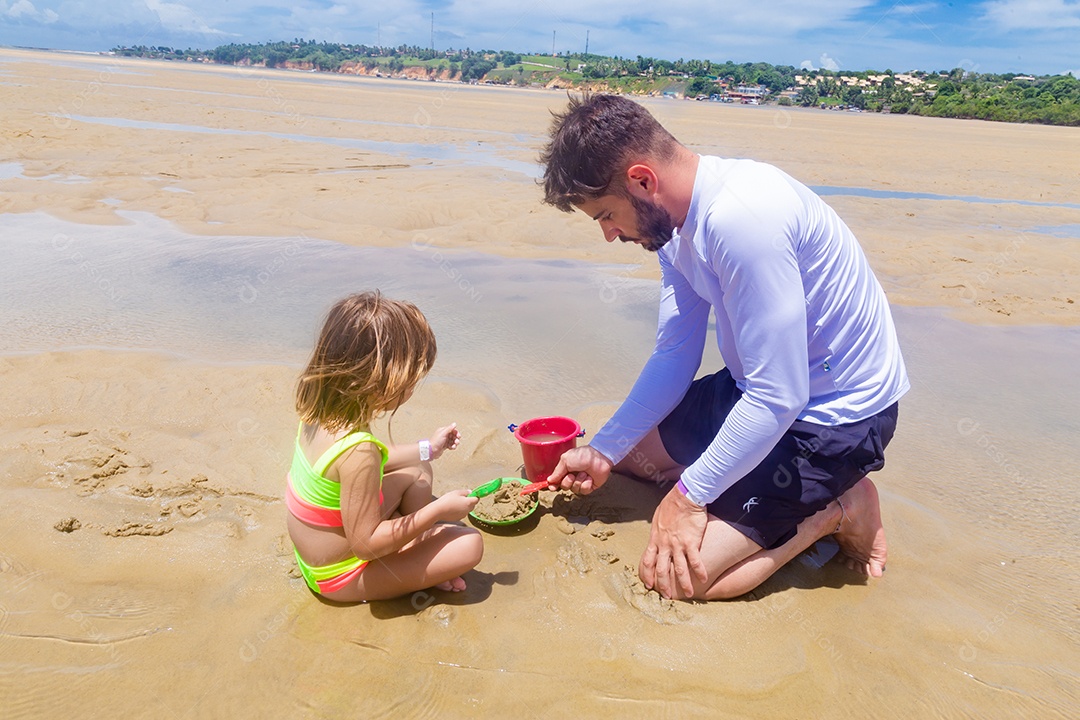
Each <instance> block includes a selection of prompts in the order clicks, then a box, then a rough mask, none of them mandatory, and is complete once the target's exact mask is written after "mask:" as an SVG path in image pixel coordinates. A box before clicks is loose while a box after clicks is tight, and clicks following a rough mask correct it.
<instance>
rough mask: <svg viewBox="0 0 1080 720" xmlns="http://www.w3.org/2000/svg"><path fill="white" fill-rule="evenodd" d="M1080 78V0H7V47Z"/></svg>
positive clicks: (3, 19) (1, 13) (0, 34)
mask: <svg viewBox="0 0 1080 720" xmlns="http://www.w3.org/2000/svg"><path fill="white" fill-rule="evenodd" d="M432 12H434V13H435V47H436V48H437V49H445V48H448V47H454V48H463V47H471V48H473V49H479V48H485V49H496V50H499V49H506V50H522V51H543V52H551V48H552V33H554V40H555V43H554V44H555V48H556V50H558V51H567V50H572V51H581V50H584V48H585V41H586V32H588V40H589V50H590V51H591V52H596V53H600V54H604V55H622V56H628V57H634V56H636V55H647V56H654V57H661V58H667V59H670V60H675V59H678V58H680V57H681V58H686V59H690V58H699V59H709V60H714V61H724V60H734V61H736V62H747V61H759V60H760V61H764V62H770V63H775V64H783V65H795V66H803V67H825V68H829V69H842V70H865V69H877V70H884V69H886V68H891V69H893V70H895V71H897V72H900V71H904V70H912V69H921V70H944V69H950V68H954V67H962V68H965V69H966V70H971V71H975V72H1029V73H1036V74H1054V73H1062V72H1066V71H1071V72H1072V73H1073V74H1074V75H1076V76H1078V77H1080V50H1078V48H1080V0H971V1H960V0H956V1H954V2H921V1H919V0H912V1H911V2H896V1H890V0H886V1H884V2H879V1H877V0H748V1H746V2H738V3H736V2H730V1H729V0H713V1H711V2H702V1H693V2H692V1H690V0H663V1H662V2H657V1H656V0H651V1H649V2H642V1H639V0H593V1H592V2H588V3H584V2H581V0H525V1H524V2H520V1H519V2H515V3H509V2H505V1H498V2H497V1H495V0H471V1H466V0H395V2H386V3H376V2H371V0H294V1H293V2H291V3H280V2H273V1H272V0H0V45H23V46H32V47H51V48H58V49H67V50H107V49H109V48H111V47H113V46H115V45H120V44H127V45H132V44H144V45H168V46H175V47H185V48H186V47H198V48H204V49H205V48H212V47H216V46H217V45H221V44H225V43H230V42H263V41H266V40H282V39H292V38H294V37H304V38H309V39H316V40H327V41H331V42H349V43H367V44H375V43H376V42H379V41H381V43H382V44H384V45H398V44H402V43H405V44H410V45H428V44H429V43H430V42H431V13H432Z"/></svg>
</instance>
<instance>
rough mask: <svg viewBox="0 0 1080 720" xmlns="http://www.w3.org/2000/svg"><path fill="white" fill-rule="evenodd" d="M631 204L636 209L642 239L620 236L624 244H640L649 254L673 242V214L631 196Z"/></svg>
mask: <svg viewBox="0 0 1080 720" xmlns="http://www.w3.org/2000/svg"><path fill="white" fill-rule="evenodd" d="M630 204H631V205H633V207H634V214H635V216H636V220H637V226H638V232H639V233H641V237H639V238H633V237H627V236H625V235H620V236H619V239H620V240H622V241H623V242H638V243H640V244H641V246H642V247H643V248H645V249H646V250H648V251H649V252H656V251H657V250H659V249H660V248H662V247H664V245H666V244H667V242H668V240H671V235H672V233H674V232H675V221H674V220H672V219H671V214H670V213H669V212H668V211H667V210H665V209H664V208H663V207H662V206H660V205H656V204H654V203H651V202H646V201H645V200H640V199H638V198H636V197H634V196H633V195H631V196H630Z"/></svg>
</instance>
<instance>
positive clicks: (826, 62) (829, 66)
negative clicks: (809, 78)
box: [818, 53, 840, 70]
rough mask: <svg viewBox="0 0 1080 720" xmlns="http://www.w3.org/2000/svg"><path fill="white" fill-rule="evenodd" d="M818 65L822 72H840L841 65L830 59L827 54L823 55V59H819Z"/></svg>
mask: <svg viewBox="0 0 1080 720" xmlns="http://www.w3.org/2000/svg"><path fill="white" fill-rule="evenodd" d="M818 64H819V65H820V66H821V69H822V70H839V69H840V63H838V62H836V60H834V59H833V58H831V57H829V56H828V55H826V54H825V53H821V58H819V59H818Z"/></svg>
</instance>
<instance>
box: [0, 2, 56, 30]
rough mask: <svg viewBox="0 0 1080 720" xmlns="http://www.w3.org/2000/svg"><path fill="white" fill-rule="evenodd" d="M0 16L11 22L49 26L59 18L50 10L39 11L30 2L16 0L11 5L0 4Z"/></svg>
mask: <svg viewBox="0 0 1080 720" xmlns="http://www.w3.org/2000/svg"><path fill="white" fill-rule="evenodd" d="M0 16H2V17H6V18H11V19H12V20H20V21H22V20H31V21H37V22H41V23H44V24H46V25H49V24H51V23H54V22H56V21H57V20H58V19H59V18H60V16H59V15H57V14H56V13H55V12H53V11H52V10H49V9H46V10H45V11H44V12H41V11H39V10H38V9H37V8H36V7H34V4H33V3H32V2H30V0H16V1H15V2H14V3H12V4H11V5H8V4H7V3H6V2H0Z"/></svg>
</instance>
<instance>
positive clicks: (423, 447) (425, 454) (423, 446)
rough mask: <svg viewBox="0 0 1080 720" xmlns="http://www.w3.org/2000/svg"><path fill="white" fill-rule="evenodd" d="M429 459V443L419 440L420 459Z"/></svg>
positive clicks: (423, 460) (422, 460)
mask: <svg viewBox="0 0 1080 720" xmlns="http://www.w3.org/2000/svg"><path fill="white" fill-rule="evenodd" d="M430 459H431V443H430V442H428V441H427V440H421V441H420V461H421V462H427V461H428V460H430Z"/></svg>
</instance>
